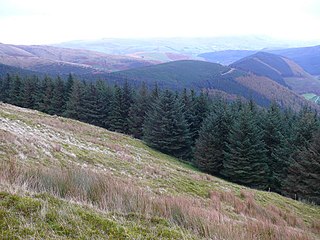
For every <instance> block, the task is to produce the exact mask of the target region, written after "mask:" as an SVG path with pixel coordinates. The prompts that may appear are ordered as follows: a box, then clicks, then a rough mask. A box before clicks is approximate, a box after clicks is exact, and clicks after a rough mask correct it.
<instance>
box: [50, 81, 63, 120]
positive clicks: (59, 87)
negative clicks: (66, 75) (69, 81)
mask: <svg viewBox="0 0 320 240" xmlns="http://www.w3.org/2000/svg"><path fill="white" fill-rule="evenodd" d="M65 105H66V91H65V85H64V82H63V80H62V79H61V78H60V77H58V78H57V79H56V80H55V81H54V83H53V90H52V100H51V109H52V110H51V113H52V114H57V115H62V113H63V112H64V111H65V107H66V106H65Z"/></svg>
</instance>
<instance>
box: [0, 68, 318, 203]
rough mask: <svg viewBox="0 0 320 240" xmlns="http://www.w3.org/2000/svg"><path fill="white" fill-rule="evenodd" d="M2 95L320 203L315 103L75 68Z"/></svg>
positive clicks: (2, 88) (5, 85)
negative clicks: (81, 73)
mask: <svg viewBox="0 0 320 240" xmlns="http://www.w3.org/2000/svg"><path fill="white" fill-rule="evenodd" d="M0 101H2V102H5V103H10V104H14V105H17V106H21V107H26V108H31V109H36V110H39V111H42V112H45V113H48V114H52V115H59V116H64V117H69V118H73V119H76V120H80V121H83V122H86V123H90V124H93V125H96V126H100V127H103V128H106V129H109V130H111V131H116V132H120V133H124V134H129V135H132V136H133V137H135V138H139V139H143V140H144V141H145V142H146V143H147V144H148V145H149V146H150V147H153V148H155V149H157V150H159V151H162V152H164V153H167V154H170V155H173V156H175V157H177V158H179V159H181V160H183V161H185V162H187V163H190V164H192V165H194V166H195V167H197V168H198V169H200V170H201V171H204V172H207V173H209V174H212V175H216V176H219V177H222V178H225V179H227V180H229V181H233V182H236V183H239V184H243V185H246V186H249V187H252V188H257V189H262V190H270V191H274V192H277V193H280V194H283V195H286V196H289V197H292V198H295V199H304V200H307V201H311V202H314V203H317V204H320V121H319V118H318V116H317V113H316V112H315V111H314V110H312V109H311V108H309V107H307V106H306V107H304V108H303V109H302V110H300V111H299V112H294V111H292V110H290V109H283V108H280V107H279V106H278V105H277V104H276V103H275V102H273V103H272V104H271V105H270V106H269V107H268V109H264V108H260V107H258V106H257V105H256V104H255V103H254V102H253V101H247V102H244V101H241V100H236V101H233V102H230V101H227V100H225V99H223V98H221V97H218V96H215V97H209V96H208V95H207V94H206V93H205V92H201V93H196V92H195V91H193V90H184V91H182V92H173V91H170V90H164V89H159V88H158V87H157V85H155V86H154V87H153V88H152V89H151V90H150V89H148V88H147V86H146V85H145V84H143V83H142V84H141V86H139V87H135V88H133V87H132V86H130V84H128V83H127V82H126V83H124V84H123V85H121V86H118V85H108V84H107V82H106V81H100V80H99V81H96V82H85V81H79V80H77V79H75V78H74V77H73V76H72V75H69V77H68V79H67V80H63V79H61V78H60V77H57V78H50V77H44V78H41V79H39V78H38V77H36V76H34V77H24V78H21V77H19V76H16V75H9V74H8V75H7V76H6V77H3V78H1V79H0Z"/></svg>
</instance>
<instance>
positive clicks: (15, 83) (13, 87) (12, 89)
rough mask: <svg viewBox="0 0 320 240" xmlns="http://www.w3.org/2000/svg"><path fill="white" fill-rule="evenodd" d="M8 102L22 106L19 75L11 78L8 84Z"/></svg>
mask: <svg viewBox="0 0 320 240" xmlns="http://www.w3.org/2000/svg"><path fill="white" fill-rule="evenodd" d="M8 103H10V104H14V105H17V106H22V105H23V104H22V82H21V78H20V76H18V75H16V76H14V77H13V78H12V81H10V85H9V97H8Z"/></svg>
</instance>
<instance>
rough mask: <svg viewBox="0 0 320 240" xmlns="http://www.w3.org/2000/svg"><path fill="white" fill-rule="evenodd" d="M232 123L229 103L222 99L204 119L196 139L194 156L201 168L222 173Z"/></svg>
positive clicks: (213, 172)
mask: <svg viewBox="0 0 320 240" xmlns="http://www.w3.org/2000/svg"><path fill="white" fill-rule="evenodd" d="M231 124H232V116H231V115H230V111H229V109H228V105H227V104H226V103H225V102H223V101H221V100H220V101H218V102H216V103H215V104H214V109H213V111H211V114H210V115H209V116H208V117H207V118H206V119H205V120H204V122H203V124H202V127H201V130H200V133H199V138H198V140H197V141H196V148H195V156H194V158H195V162H196V165H197V166H198V167H199V169H200V170H202V171H205V172H208V173H210V174H214V175H217V174H218V175H219V174H220V172H221V170H222V167H223V161H224V158H225V151H226V141H227V139H228V136H229V133H230V127H231Z"/></svg>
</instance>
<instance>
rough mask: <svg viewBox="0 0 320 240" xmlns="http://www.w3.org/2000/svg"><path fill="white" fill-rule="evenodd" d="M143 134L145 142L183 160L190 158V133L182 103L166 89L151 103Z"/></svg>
mask: <svg viewBox="0 0 320 240" xmlns="http://www.w3.org/2000/svg"><path fill="white" fill-rule="evenodd" d="M143 135H144V136H143V139H144V140H145V142H146V143H147V144H148V145H149V146H151V147H153V148H155V149H158V150H160V151H162V152H164V153H168V154H171V155H173V156H175V157H178V158H182V159H185V160H187V159H189V158H190V152H191V149H190V148H191V144H190V133H189V129H188V123H187V121H186V120H185V117H184V114H183V105H182V103H181V102H180V101H179V99H177V98H176V97H175V95H174V94H173V93H172V92H170V91H168V90H167V91H165V92H163V93H162V94H161V95H160V96H159V98H158V99H157V100H156V101H155V102H153V103H152V105H151V108H150V111H149V112H148V113H147V117H146V120H145V123H144V127H143Z"/></svg>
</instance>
